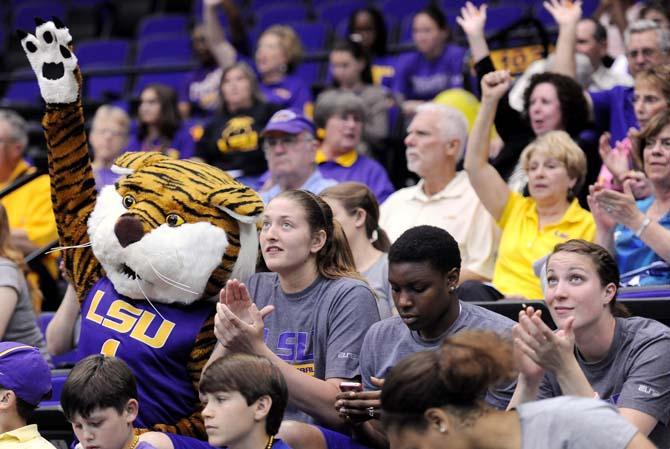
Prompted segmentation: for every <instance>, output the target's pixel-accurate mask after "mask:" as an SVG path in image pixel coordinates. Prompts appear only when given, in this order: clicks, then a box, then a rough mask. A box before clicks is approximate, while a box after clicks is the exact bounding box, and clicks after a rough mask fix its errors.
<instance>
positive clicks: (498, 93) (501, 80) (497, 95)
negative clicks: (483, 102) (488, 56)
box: [482, 70, 512, 100]
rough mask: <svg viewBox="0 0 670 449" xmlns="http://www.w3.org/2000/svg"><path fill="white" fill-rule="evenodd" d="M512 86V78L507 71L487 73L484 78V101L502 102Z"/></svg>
mask: <svg viewBox="0 0 670 449" xmlns="http://www.w3.org/2000/svg"><path fill="white" fill-rule="evenodd" d="M511 85H512V77H511V76H510V74H509V72H508V71H507V70H498V71H495V72H491V73H487V74H486V75H484V77H483V78H482V99H488V100H500V99H501V98H502V97H503V95H505V93H506V92H507V91H508V90H509V88H510V86H511Z"/></svg>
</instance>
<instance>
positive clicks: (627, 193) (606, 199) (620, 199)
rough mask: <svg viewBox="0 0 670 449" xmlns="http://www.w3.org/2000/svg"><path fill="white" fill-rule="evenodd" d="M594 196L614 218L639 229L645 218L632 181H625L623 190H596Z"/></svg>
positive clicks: (630, 227) (628, 226)
mask: <svg viewBox="0 0 670 449" xmlns="http://www.w3.org/2000/svg"><path fill="white" fill-rule="evenodd" d="M593 197H594V199H595V201H596V203H598V205H599V206H600V207H602V208H603V209H604V210H605V212H606V213H607V215H609V216H610V217H611V219H612V220H614V221H615V222H616V223H621V224H622V225H624V226H626V227H627V228H629V229H637V228H638V227H639V226H640V224H641V223H642V221H643V220H644V214H643V213H642V212H641V211H640V209H638V207H637V204H636V202H635V196H634V195H633V189H632V186H631V181H624V183H623V192H616V191H614V190H608V189H603V190H599V191H595V192H594V194H593Z"/></svg>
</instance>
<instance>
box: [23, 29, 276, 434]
mask: <svg viewBox="0 0 670 449" xmlns="http://www.w3.org/2000/svg"><path fill="white" fill-rule="evenodd" d="M36 22H37V28H36V30H35V34H34V35H33V34H28V33H26V32H22V31H19V35H20V37H21V45H22V47H23V49H24V51H25V52H26V55H27V56H28V59H29V61H30V64H31V66H32V68H33V70H34V71H35V74H36V75H37V80H38V83H39V87H40V92H41V94H42V97H43V98H44V100H45V101H46V113H45V115H44V118H43V120H42V125H43V127H44V131H45V135H46V140H47V145H48V150H49V174H50V176H51V192H52V202H53V208H54V213H55V215H56V222H57V226H58V235H59V238H60V244H61V246H62V247H64V248H70V249H67V250H65V251H64V255H63V259H64V264H65V270H66V272H67V274H68V275H69V277H70V279H71V281H72V283H73V285H74V288H75V290H76V292H77V297H78V299H79V302H80V305H81V314H82V327H81V339H80V341H79V347H78V351H79V355H80V356H82V357H83V356H86V355H90V354H96V353H101V352H102V353H104V354H107V355H115V356H118V357H120V358H122V359H123V360H125V361H126V362H127V363H128V364H129V365H130V367H131V369H132V371H133V373H134V374H135V376H136V378H137V386H138V393H139V399H140V401H139V402H140V413H139V416H138V418H137V420H136V421H135V424H136V425H137V427H141V428H147V429H154V430H159V431H165V432H169V433H174V434H181V435H189V436H194V437H196V438H200V439H205V440H206V439H207V436H206V433H205V430H204V426H203V423H202V418H201V416H200V413H199V401H198V395H197V385H198V382H199V380H200V373H201V370H202V369H203V367H204V365H205V363H206V361H207V360H208V357H209V355H210V354H211V352H212V350H213V349H214V345H215V343H216V338H215V336H214V332H213V323H214V315H215V307H216V300H215V299H214V300H209V298H216V297H217V295H218V293H219V291H220V289H221V288H222V287H223V285H224V283H225V281H226V280H227V279H229V278H232V277H235V278H237V279H245V280H246V278H247V277H248V276H250V275H251V274H253V272H254V268H255V264H256V258H257V252H258V236H257V227H256V222H257V218H258V216H259V215H260V214H261V213H262V211H263V203H262V201H261V199H260V198H259V196H258V195H257V194H256V192H254V191H253V190H251V189H249V188H248V187H246V186H244V185H242V184H240V183H238V182H237V181H235V180H234V179H232V178H231V177H230V176H228V175H227V174H226V173H225V172H223V171H221V170H219V169H216V168H214V167H211V166H209V165H206V164H202V163H198V162H192V161H183V160H173V159H170V158H168V157H167V156H164V155H162V154H159V153H148V152H147V153H125V154H123V155H121V156H120V157H119V158H118V159H117V160H116V161H115V171H117V172H118V173H120V174H125V175H126V177H125V178H123V179H121V180H119V181H118V182H117V184H116V185H115V186H106V187H104V188H103V189H102V190H101V192H100V194H99V196H98V195H97V192H96V189H95V182H94V178H93V173H92V170H91V161H90V159H89V155H88V146H87V138H86V134H85V131H84V115H83V109H82V104H81V86H82V78H81V73H80V71H79V68H78V66H77V58H76V56H75V55H74V53H72V50H73V48H72V38H71V36H70V33H69V30H68V29H67V28H66V27H65V26H64V25H63V24H62V23H61V22H60V21H58V20H57V19H55V18H54V19H53V21H49V22H43V21H41V20H39V19H36Z"/></svg>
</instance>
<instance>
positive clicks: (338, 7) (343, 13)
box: [314, 0, 369, 28]
mask: <svg viewBox="0 0 670 449" xmlns="http://www.w3.org/2000/svg"><path fill="white" fill-rule="evenodd" d="M366 6H369V5H368V3H367V2H365V1H362V0H333V1H328V2H323V3H320V4H318V5H317V6H316V7H315V8H314V11H315V13H316V18H317V21H318V22H320V23H328V24H330V26H331V27H333V28H335V27H336V26H337V24H338V23H340V22H341V21H342V20H343V19H348V18H349V16H350V15H351V14H352V13H353V12H354V11H356V10H358V9H361V8H365V7H366Z"/></svg>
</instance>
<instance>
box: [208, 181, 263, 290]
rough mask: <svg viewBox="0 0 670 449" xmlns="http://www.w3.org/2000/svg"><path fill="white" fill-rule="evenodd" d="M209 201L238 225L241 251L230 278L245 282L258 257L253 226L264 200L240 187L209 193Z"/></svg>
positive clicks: (254, 227)
mask: <svg viewBox="0 0 670 449" xmlns="http://www.w3.org/2000/svg"><path fill="white" fill-rule="evenodd" d="M209 202H210V203H211V204H213V205H215V206H216V207H218V208H219V209H221V210H222V211H224V212H225V213H226V214H228V215H230V216H231V217H232V218H234V219H235V220H237V222H238V224H239V226H240V252H239V254H238V256H237V262H236V263H235V266H234V267H233V272H232V273H231V279H240V280H242V282H246V280H247V279H248V278H249V276H251V275H252V274H254V271H255V269H256V259H257V257H258V231H257V227H256V223H257V222H258V218H259V217H260V215H261V214H262V213H263V201H262V200H261V199H260V197H259V196H258V194H257V193H256V192H254V191H253V190H251V189H250V188H249V187H247V186H245V185H241V184H240V185H238V186H229V187H226V188H223V189H219V190H217V191H215V192H212V194H210V196H209Z"/></svg>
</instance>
